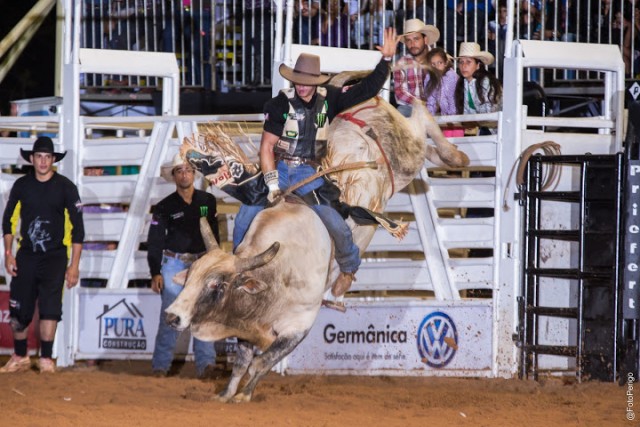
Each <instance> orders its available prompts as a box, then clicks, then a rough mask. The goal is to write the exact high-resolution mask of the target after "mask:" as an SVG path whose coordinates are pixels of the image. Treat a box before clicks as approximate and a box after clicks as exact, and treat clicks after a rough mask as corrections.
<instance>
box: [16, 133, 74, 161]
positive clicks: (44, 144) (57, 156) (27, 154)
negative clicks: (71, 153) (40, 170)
mask: <svg viewBox="0 0 640 427" xmlns="http://www.w3.org/2000/svg"><path fill="white" fill-rule="evenodd" d="M33 153H49V154H53V157H54V161H53V162H54V163H55V162H59V161H60V160H62V159H63V158H64V156H66V155H67V152H66V151H65V152H64V153H56V152H55V151H53V141H52V140H51V138H49V137H48V136H41V137H39V138H38V139H36V142H34V143H33V149H32V150H31V151H29V150H23V149H22V148H21V149H20V155H21V156H22V158H23V159H25V160H26V161H27V162H31V155H32V154H33Z"/></svg>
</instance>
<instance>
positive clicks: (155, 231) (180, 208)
mask: <svg viewBox="0 0 640 427" xmlns="http://www.w3.org/2000/svg"><path fill="white" fill-rule="evenodd" d="M195 173H196V171H195V170H194V169H193V167H191V165H189V164H188V163H186V162H184V160H182V158H181V157H180V155H179V154H176V156H175V157H174V158H173V160H172V161H171V162H170V163H168V164H165V165H163V166H162V170H161V175H162V177H163V178H164V179H165V180H167V181H169V182H174V183H175V185H176V191H175V192H173V193H171V194H170V195H168V196H167V197H165V198H164V199H162V200H161V201H160V202H159V203H158V204H157V205H156V206H155V207H154V209H153V217H152V219H151V226H150V227H149V236H148V239H147V247H148V249H147V250H148V252H147V261H148V262H149V270H150V271H151V289H152V290H153V291H154V292H156V293H159V294H160V296H161V299H162V304H161V308H160V321H159V324H158V334H157V335H156V342H155V348H154V350H153V358H152V359H151V367H152V369H153V373H154V375H156V376H167V375H168V374H169V370H170V368H171V362H172V361H173V352H174V349H175V346H176V341H177V339H178V335H179V332H178V331H176V330H174V329H173V328H171V327H170V326H169V325H167V323H166V322H165V320H164V311H165V309H166V308H167V307H169V305H171V304H172V303H173V301H174V300H175V299H176V298H177V297H178V294H179V293H180V291H181V290H182V286H180V285H179V284H177V283H175V282H174V281H173V277H174V276H175V275H176V274H177V273H179V272H181V271H183V270H185V269H187V268H189V266H190V265H191V263H193V262H194V261H195V260H196V259H198V258H199V257H200V256H201V255H203V254H204V252H205V245H204V241H203V240H202V235H201V234H200V226H199V220H200V218H201V217H206V218H207V221H208V222H209V224H210V225H211V229H212V230H213V233H214V235H215V237H216V240H218V241H220V237H219V235H218V221H217V219H216V199H215V197H213V195H211V194H210V193H207V192H205V191H201V190H196V189H195V187H194V185H193V183H194V180H195ZM193 350H194V353H195V360H196V374H197V376H198V377H199V378H204V377H206V376H208V375H210V373H211V371H212V370H213V369H214V368H215V359H216V355H215V349H214V344H213V343H212V342H204V341H200V340H197V339H195V338H194V343H193Z"/></svg>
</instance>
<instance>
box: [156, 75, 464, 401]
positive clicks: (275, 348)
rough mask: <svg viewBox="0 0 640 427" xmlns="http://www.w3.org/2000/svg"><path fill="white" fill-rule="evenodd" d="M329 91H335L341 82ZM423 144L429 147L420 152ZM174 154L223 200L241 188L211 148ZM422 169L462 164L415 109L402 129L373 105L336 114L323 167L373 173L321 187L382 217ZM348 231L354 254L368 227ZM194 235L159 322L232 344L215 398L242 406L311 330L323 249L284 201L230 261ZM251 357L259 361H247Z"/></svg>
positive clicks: (324, 265)
mask: <svg viewBox="0 0 640 427" xmlns="http://www.w3.org/2000/svg"><path fill="white" fill-rule="evenodd" d="M344 76H345V74H344V73H343V74H340V75H338V76H336V77H338V78H340V77H343V78H344ZM338 81H339V83H338V84H339V85H341V83H342V82H343V81H344V80H342V81H340V79H339V80H338ZM333 84H335V78H334V83H333ZM427 135H428V136H430V137H431V139H432V141H433V142H434V143H435V146H431V145H427V144H425V137H426V136H427ZM332 141H336V142H339V143H332ZM203 142H204V143H203ZM181 153H182V154H183V156H185V158H187V159H189V161H190V162H191V163H192V164H193V165H194V166H195V167H196V168H198V169H199V170H201V171H203V172H204V173H205V176H207V178H208V179H209V180H210V182H214V183H216V184H217V185H220V184H221V182H220V181H221V180H222V181H224V182H223V183H222V184H223V185H220V186H221V187H222V188H223V189H227V190H228V189H229V188H232V187H234V186H236V185H238V184H240V183H241V182H240V181H242V180H243V179H245V177H244V176H241V175H242V173H244V172H245V171H244V170H243V168H246V167H249V166H250V165H247V164H246V163H245V164H242V163H243V162H241V161H239V160H238V156H237V155H234V154H233V153H230V152H229V151H225V152H224V153H221V152H220V147H219V146H217V145H216V146H215V147H214V146H213V145H212V144H209V143H208V141H206V138H202V137H201V138H193V139H190V140H189V139H187V138H185V142H184V144H183V146H182V147H181ZM212 155H213V156H214V157H216V158H217V159H218V161H219V162H221V163H220V164H219V165H218V166H220V165H222V166H223V168H222V169H221V170H224V173H222V174H221V172H220V171H221V170H219V168H216V173H214V174H208V173H207V170H203V163H202V162H201V161H200V160H201V159H203V158H207V159H211V158H212ZM425 159H428V160H429V161H431V162H432V163H434V164H436V165H441V166H452V167H461V166H466V165H467V164H468V162H469V159H468V157H467V156H466V155H465V154H464V153H462V152H461V151H459V150H457V148H456V147H455V146H454V145H452V144H451V143H449V141H447V140H446V138H445V137H444V136H443V135H442V132H441V131H440V128H439V127H438V125H437V123H436V122H435V121H434V119H433V117H432V116H431V115H430V114H429V113H428V111H427V110H426V108H425V107H424V106H422V105H419V104H418V105H415V106H414V109H413V114H412V116H411V117H410V118H409V119H407V118H405V117H403V116H402V115H401V114H399V113H398V112H397V110H396V109H395V108H394V107H393V106H391V105H390V104H389V103H387V102H386V101H384V100H382V99H380V98H373V99H371V100H369V101H367V102H365V103H362V104H360V105H358V106H356V107H353V108H352V109H350V110H347V111H345V112H343V113H341V114H340V115H338V117H336V118H335V119H334V121H333V122H332V123H331V126H330V130H329V150H328V155H327V157H326V158H325V159H324V162H323V166H324V167H325V168H328V167H332V166H334V167H335V166H340V165H348V164H352V163H354V162H361V161H369V162H375V163H376V164H377V165H378V167H377V168H375V169H373V168H361V169H355V170H353V169H351V170H345V171H342V172H340V173H335V174H333V175H332V176H331V178H332V179H333V180H335V181H336V184H337V185H338V187H339V188H340V189H341V191H342V193H341V200H342V201H344V202H346V203H347V204H349V205H352V206H362V207H364V208H367V209H370V210H371V211H376V212H383V210H384V209H385V206H386V204H387V202H388V200H389V199H390V198H391V196H392V195H393V194H394V193H395V192H397V191H399V190H401V189H402V188H404V187H405V186H406V185H407V184H408V183H409V182H410V181H411V180H412V179H413V178H414V176H415V175H416V174H417V173H418V172H419V171H420V169H421V168H422V167H423V165H424V160H425ZM209 163H210V162H209ZM205 169H206V168H205ZM225 174H226V175H225ZM249 176H251V177H250V178H248V179H246V180H245V181H250V180H254V179H255V181H256V182H261V181H262V180H263V179H262V176H261V175H260V176H259V177H258V178H257V179H256V178H255V175H251V174H249ZM221 177H222V178H221ZM227 184H228V185H227ZM225 185H226V187H225ZM234 188H235V187H234ZM236 189H237V188H236ZM231 193H233V191H231ZM232 195H236V194H232ZM350 225H351V226H352V228H353V234H354V241H355V242H356V244H357V245H358V247H359V248H360V251H361V253H363V252H364V251H365V249H366V248H367V246H368V244H369V242H370V241H371V239H372V237H373V235H374V232H375V226H371V225H367V226H361V225H356V224H355V223H353V222H351V220H350ZM201 230H202V232H203V236H204V238H205V242H206V246H207V253H206V254H205V255H204V256H203V257H201V258H200V259H199V260H198V261H196V262H194V263H193V264H192V266H191V268H190V269H189V270H188V271H185V272H182V273H181V274H179V275H178V277H176V279H175V280H176V281H177V282H182V283H184V285H185V288H184V290H183V291H182V292H181V293H180V295H179V296H178V298H177V299H176V301H175V302H174V303H173V304H172V305H171V306H170V307H169V308H167V310H166V313H167V321H168V322H169V323H170V324H171V325H172V326H174V327H175V328H177V329H179V330H183V329H186V328H190V329H191V333H192V335H193V336H194V337H197V338H198V339H201V340H205V341H217V340H221V339H224V338H228V337H237V338H238V348H237V356H236V360H235V364H234V366H233V371H232V374H231V379H230V381H229V384H228V385H227V387H226V388H225V389H224V390H223V391H222V392H221V393H220V394H219V395H217V396H216V398H217V399H218V400H221V401H225V402H227V401H233V402H243V401H250V400H251V396H252V394H253V392H254V389H255V387H256V385H257V383H258V381H259V380H260V379H261V378H262V377H263V376H264V375H265V374H266V373H268V372H269V371H270V370H271V369H272V368H273V366H274V365H275V364H276V363H277V362H279V361H280V360H281V359H283V358H284V357H285V356H286V355H287V354H289V353H290V352H291V351H292V350H293V349H294V348H295V347H296V346H297V345H298V344H299V343H300V342H301V341H302V340H303V339H304V337H305V336H306V335H307V333H308V332H309V330H310V328H311V327H312V325H313V323H314V321H315V318H316V316H317V314H318V311H319V310H320V307H321V302H322V300H323V295H324V294H325V292H326V291H327V290H328V289H329V287H330V286H331V283H332V282H333V279H335V275H336V274H337V271H336V269H335V268H332V252H333V251H332V241H331V238H330V237H329V234H328V232H327V230H326V229H325V227H324V226H323V224H322V222H321V221H320V219H319V217H317V215H316V214H315V213H314V212H313V211H312V210H311V209H310V208H308V207H307V206H306V205H304V204H300V203H289V202H287V201H285V200H280V201H279V202H278V203H276V204H275V206H273V207H270V208H268V209H265V210H263V211H262V212H260V213H259V214H258V216H256V218H255V219H254V221H253V223H252V224H251V227H250V229H249V230H248V232H247V234H246V236H245V238H244V240H243V241H242V243H241V244H240V245H239V246H238V247H237V248H236V251H235V253H234V254H232V253H228V252H225V251H223V250H221V249H220V247H219V246H218V244H217V243H216V241H215V239H214V238H213V234H212V232H211V230H210V229H209V226H208V224H207V222H206V221H203V222H201ZM398 235H402V232H399V233H398ZM254 347H255V348H257V349H259V350H260V352H257V353H256V352H254ZM244 377H246V378H245V382H244V384H243V385H242V388H240V389H239V386H240V384H241V380H242V379H243V378H244ZM238 389H239V391H238Z"/></svg>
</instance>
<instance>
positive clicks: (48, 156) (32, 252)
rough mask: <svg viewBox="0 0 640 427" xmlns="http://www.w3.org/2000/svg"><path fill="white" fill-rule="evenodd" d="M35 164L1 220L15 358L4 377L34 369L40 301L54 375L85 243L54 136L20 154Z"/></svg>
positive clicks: (46, 368)
mask: <svg viewBox="0 0 640 427" xmlns="http://www.w3.org/2000/svg"><path fill="white" fill-rule="evenodd" d="M20 151H21V155H22V157H23V158H24V159H25V160H27V161H29V162H31V163H32V164H33V171H32V172H30V173H28V174H27V175H25V176H23V177H21V178H19V179H18V180H17V181H16V182H15V184H14V185H13V187H12V188H11V193H10V194H9V200H8V202H7V206H6V209H5V211H4V215H3V217H2V233H3V236H4V248H5V253H4V255H5V268H6V271H7V272H8V273H9V275H11V276H12V279H11V289H10V300H9V306H10V308H9V315H10V322H11V329H12V331H13V340H14V354H13V355H12V356H11V359H9V361H8V362H7V364H6V365H5V366H4V367H2V368H0V373H6V372H18V371H24V370H28V369H30V368H31V361H30V359H29V356H28V355H27V334H28V327H29V324H30V323H31V320H32V318H33V314H34V311H35V307H36V300H37V301H38V310H39V313H40V360H39V363H38V367H39V369H40V372H42V373H53V372H55V362H54V361H53V360H52V358H51V356H52V353H53V340H54V337H55V334H56V328H57V326H58V322H59V321H60V320H61V319H62V290H63V284H64V282H65V280H66V282H67V287H68V288H71V287H73V286H75V285H76V284H77V283H78V276H79V265H80V253H81V251H82V241H83V240H84V224H83V221H82V204H81V202H80V196H79V194H78V189H77V187H76V186H75V185H74V184H73V183H72V182H71V181H70V180H69V179H67V178H66V177H64V176H62V175H59V174H58V173H57V172H55V171H54V170H53V164H54V163H55V162H58V161H60V160H62V158H63V157H64V156H65V154H66V152H65V153H56V152H54V150H53V141H52V140H51V138H49V137H46V136H43V137H40V138H38V139H37V140H36V141H35V143H34V144H33V150H32V151H26V150H22V149H21V150H20ZM66 215H68V219H69V221H70V222H71V226H72V229H71V242H70V243H71V261H70V262H69V264H68V265H67V262H68V256H67V251H68V248H67V247H66V246H65V245H68V244H69V242H68V236H65V225H66V219H65V216H66ZM18 217H19V219H20V237H19V243H20V249H18V252H17V254H16V256H15V258H14V256H13V252H12V245H13V235H14V233H15V227H14V226H15V225H16V222H17V218H18Z"/></svg>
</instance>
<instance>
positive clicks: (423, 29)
mask: <svg viewBox="0 0 640 427" xmlns="http://www.w3.org/2000/svg"><path fill="white" fill-rule="evenodd" d="M439 39H440V31H439V30H438V29H437V28H436V27H434V26H433V25H425V23H424V22H422V21H421V20H420V19H408V20H407V21H405V23H404V34H402V35H401V37H400V40H401V41H403V42H404V44H405V45H406V46H407V52H408V55H405V56H403V57H402V58H400V59H399V60H398V62H397V63H396V66H395V68H394V71H393V88H394V89H393V90H394V93H395V96H396V103H397V104H398V111H399V112H400V113H401V114H402V115H403V116H405V117H409V116H410V115H411V110H412V105H413V102H414V100H416V99H418V100H420V101H424V76H425V70H424V67H425V66H426V65H427V53H428V52H429V46H430V45H434V44H435V43H436V42H437V41H438V40H439Z"/></svg>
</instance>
